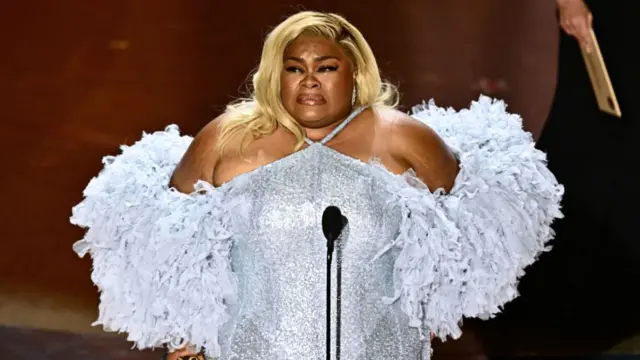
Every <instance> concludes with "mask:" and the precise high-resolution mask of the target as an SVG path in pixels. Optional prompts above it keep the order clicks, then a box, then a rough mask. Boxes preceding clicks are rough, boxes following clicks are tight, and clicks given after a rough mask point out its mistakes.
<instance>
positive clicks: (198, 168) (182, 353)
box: [164, 118, 220, 360]
mask: <svg viewBox="0 0 640 360" xmlns="http://www.w3.org/2000/svg"><path fill="white" fill-rule="evenodd" d="M219 121H220V118H217V119H215V120H213V121H211V122H210V123H209V124H207V125H206V126H205V127H204V128H202V129H201V130H200V131H199V132H198V134H197V135H196V136H195V137H194V139H193V141H192V142H191V144H190V145H189V148H188V149H187V151H186V152H185V154H184V155H183V157H182V159H181V160H180V162H179V163H178V165H177V166H176V169H175V170H174V172H173V174H172V176H171V180H170V182H169V186H170V187H173V188H175V189H176V190H178V191H180V192H182V193H185V194H190V193H192V192H193V191H194V185H195V184H196V183H197V182H198V181H200V180H202V181H206V182H208V183H210V184H213V170H214V168H215V166H216V162H217V160H218V156H217V154H216V152H215V150H214V149H215V142H216V138H217V136H218V126H219ZM180 359H185V360H193V359H198V360H204V356H202V355H201V354H198V352H197V351H196V349H194V348H193V346H190V345H187V346H186V347H184V348H182V349H178V350H175V351H173V352H170V351H168V350H167V353H166V356H165V357H164V360H180Z"/></svg>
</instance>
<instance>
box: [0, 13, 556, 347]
mask: <svg viewBox="0 0 640 360" xmlns="http://www.w3.org/2000/svg"><path fill="white" fill-rule="evenodd" d="M300 9H311V10H316V9H320V10H326V11H335V12H338V13H341V14H343V15H345V16H346V17H347V18H348V19H349V20H350V21H352V22H353V23H354V24H355V25H356V26H357V27H359V28H360V30H361V31H362V32H363V33H364V34H365V36H366V37H367V40H368V41H369V42H370V44H371V46H372V47H373V49H374V52H375V53H376V55H377V58H378V61H379V64H380V66H381V68H382V72H383V75H384V76H385V77H387V78H389V79H391V80H393V81H394V82H396V83H397V84H399V85H400V88H401V91H402V92H403V98H402V104H403V106H404V107H405V109H408V106H410V105H412V104H414V103H417V102H420V101H422V100H428V99H430V98H435V99H436V102H437V103H438V104H439V105H446V106H454V107H457V108H459V107H463V106H467V105H468V103H469V102H470V101H471V100H474V99H476V98H477V96H478V95H479V94H480V93H481V92H484V93H487V94H490V95H492V96H496V97H500V98H504V99H505V100H506V101H507V102H508V103H509V106H510V107H509V109H510V110H511V111H513V112H517V113H520V114H522V116H523V118H524V122H525V126H526V127H527V129H529V130H530V131H532V132H533V133H534V134H536V135H537V134H538V133H539V131H540V129H541V124H542V122H543V121H544V119H545V116H546V114H547V112H548V110H549V105H550V102H551V97H552V92H553V88H554V82H555V71H556V67H555V65H556V55H557V53H556V52H557V49H556V47H557V23H556V19H555V3H554V1H550V0H545V1H523V0H519V1H513V0H473V1H472V0H448V1H439V0H404V1H397V2H394V3H392V2H391V1H383V0H370V1H349V2H346V1H344V2H343V1H339V0H315V1H311V0H307V1H303V0H300V1H297V2H292V1H284V0H278V1H275V0H273V1H245V2H243V1H228V2H227V1H213V0H185V1H169V0H155V1H151V0H146V1H143V0H137V1H134V0H108V1H107V0H97V1H80V0H60V1H55V2H54V1H48V0H24V1H19V2H18V1H11V2H9V1H7V2H3V10H2V11H1V12H0V24H2V31H1V32H0V44H2V48H3V51H2V56H0V121H1V122H0V154H3V164H4V165H3V176H2V177H1V178H0V197H1V198H2V200H3V202H4V204H3V207H2V216H1V217H0V221H1V224H0V231H2V236H1V238H2V241H3V250H2V251H1V252H0V274H1V279H0V324H4V325H10V326H20V327H34V328H41V329H53V330H65V331H73V332H79V333H86V332H95V331H99V329H92V328H91V327H90V323H91V321H93V320H94V319H95V317H96V304H97V293H96V289H95V288H94V287H93V285H92V283H91V281H90V278H89V272H90V261H89V260H88V259H83V260H80V259H78V258H77V257H76V256H75V254H74V253H73V252H72V251H71V244H72V243H73V242H74V241H76V240H78V239H80V238H81V236H82V231H81V230H80V229H77V228H74V227H73V226H71V225H70V224H69V221H68V218H69V216H70V212H71V207H72V206H73V205H74V204H76V203H77V202H79V201H80V199H81V196H82V190H83V188H84V186H85V185H86V183H87V182H88V181H89V179H90V178H91V177H92V176H94V175H95V174H96V173H97V171H98V170H99V169H100V168H101V162H100V160H101V158H102V156H104V155H106V154H113V153H116V152H117V151H118V145H119V144H122V143H131V142H133V141H135V140H136V139H138V138H139V137H140V135H141V133H142V131H145V130H146V131H153V130H157V129H161V128H163V127H164V126H165V125H167V124H170V123H177V124H178V125H180V127H181V128H182V130H183V131H184V132H186V133H189V134H194V133H195V132H196V131H197V130H198V129H199V128H200V127H201V126H202V125H204V124H205V123H207V122H208V121H209V120H210V119H212V118H213V117H215V116H216V115H217V114H218V113H219V112H220V110H221V109H222V108H223V107H224V105H225V104H226V103H227V102H228V101H229V100H231V99H233V97H235V96H237V95H238V94H239V92H240V91H243V90H244V89H245V87H244V84H245V81H246V80H247V79H248V74H249V73H250V72H251V71H252V69H253V68H254V67H255V66H256V65H257V61H258V58H259V54H260V51H261V45H262V40H263V38H264V36H265V35H266V33H267V31H268V30H269V28H270V27H271V26H274V25H275V24H277V23H278V22H279V21H280V20H282V19H283V18H284V17H286V15H288V14H291V13H293V12H295V11H297V10H300ZM79 336H81V335H79ZM4 338H5V343H6V339H7V337H4ZM9 338H10V337H9ZM65 341H67V340H65ZM69 341H70V340H69ZM63 342H64V341H63ZM14 343H15V341H14ZM70 343H73V342H70ZM79 344H81V342H80V343H79ZM38 346H40V345H38ZM42 346H44V345H42ZM71 346H73V345H71ZM86 346H87V345H86V344H84V345H81V346H80V345H78V347H85V350H86ZM36 347H37V346H36ZM0 348H1V346H0ZM126 348H127V345H126V344H125V345H124V349H126ZM58 353H62V350H59V351H58ZM121 355H122V354H121ZM122 356H124V355H122ZM154 356H156V355H154ZM52 358H53V357H52ZM114 358H115V357H114Z"/></svg>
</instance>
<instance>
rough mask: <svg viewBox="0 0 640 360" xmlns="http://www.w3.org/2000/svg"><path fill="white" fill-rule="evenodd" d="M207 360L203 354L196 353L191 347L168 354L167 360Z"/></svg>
mask: <svg viewBox="0 0 640 360" xmlns="http://www.w3.org/2000/svg"><path fill="white" fill-rule="evenodd" d="M196 359H197V360H205V358H204V356H202V354H198V353H196V352H195V351H194V350H193V349H192V348H191V347H190V346H187V347H186V348H184V349H180V350H176V351H174V352H172V353H169V354H167V357H166V360H196Z"/></svg>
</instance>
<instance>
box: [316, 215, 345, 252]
mask: <svg viewBox="0 0 640 360" xmlns="http://www.w3.org/2000/svg"><path fill="white" fill-rule="evenodd" d="M346 220H347V218H346V217H344V216H342V212H340V209H338V208H337V207H336V206H329V207H327V208H326V209H324V213H322V232H323V233H324V237H325V238H326V239H327V250H328V254H333V248H334V245H335V241H336V240H337V239H338V237H340V233H342V229H344V226H345V225H346Z"/></svg>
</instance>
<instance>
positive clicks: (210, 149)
mask: <svg viewBox="0 0 640 360" xmlns="http://www.w3.org/2000/svg"><path fill="white" fill-rule="evenodd" d="M220 119H221V117H218V118H216V119H215V120H213V121H211V122H210V123H209V124H207V125H206V126H205V127H204V128H202V130H200V132H198V134H197V135H196V136H195V138H194V139H193V141H192V142H191V144H190V145H189V148H188V149H187V151H186V152H185V154H184V156H183V157H182V159H181V160H180V162H179V163H178V165H177V166H176V169H175V170H174V172H173V175H172V176H171V180H170V182H169V186H171V187H173V188H175V189H176V190H178V191H180V192H182V193H186V194H190V193H192V192H193V191H194V185H195V184H196V183H197V182H198V181H199V180H202V181H206V182H208V183H210V184H213V170H214V169H215V166H216V163H217V161H218V155H217V152H216V151H215V143H216V138H217V136H218V127H219V124H220V121H221V120H220Z"/></svg>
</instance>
